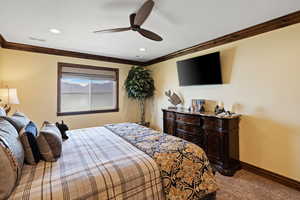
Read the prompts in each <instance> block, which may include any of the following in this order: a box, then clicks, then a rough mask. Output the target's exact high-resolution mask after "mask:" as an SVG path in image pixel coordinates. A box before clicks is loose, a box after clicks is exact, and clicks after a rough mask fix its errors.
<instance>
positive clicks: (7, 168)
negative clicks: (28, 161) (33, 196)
mask: <svg viewBox="0 0 300 200" xmlns="http://www.w3.org/2000/svg"><path fill="white" fill-rule="evenodd" d="M23 162H24V151H23V147H22V144H21V141H20V140H19V134H18V133H17V131H16V129H15V128H14V127H13V126H12V125H11V124H10V123H9V122H8V121H6V120H3V119H0V199H6V198H8V197H9V195H10V193H11V192H12V191H13V189H14V188H15V186H16V185H17V184H18V182H19V180H20V177H21V171H22V167H23Z"/></svg>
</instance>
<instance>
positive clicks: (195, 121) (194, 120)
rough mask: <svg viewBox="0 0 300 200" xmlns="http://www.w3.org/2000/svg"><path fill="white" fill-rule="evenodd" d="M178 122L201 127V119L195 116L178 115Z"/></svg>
mask: <svg viewBox="0 0 300 200" xmlns="http://www.w3.org/2000/svg"><path fill="white" fill-rule="evenodd" d="M176 121H178V122H185V123H187V124H194V125H200V117H198V116H193V115H184V114H176Z"/></svg>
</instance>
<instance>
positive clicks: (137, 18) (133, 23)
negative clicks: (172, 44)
mask: <svg viewBox="0 0 300 200" xmlns="http://www.w3.org/2000/svg"><path fill="white" fill-rule="evenodd" d="M153 7H154V1H153V0H147V1H146V2H145V3H144V4H143V6H142V7H141V8H140V9H139V10H138V11H137V13H133V14H131V15H130V16H129V20H130V27H126V28H115V29H107V30H99V31H94V33H115V32H123V31H130V30H132V31H137V32H138V33H140V34H141V35H142V36H144V37H146V38H148V39H150V40H154V41H162V40H163V39H162V37H160V36H159V35H157V34H156V33H153V32H152V31H149V30H146V29H143V28H141V26H142V25H143V23H144V22H145V21H146V19H147V18H148V17H149V15H150V13H151V11H152V9H153Z"/></svg>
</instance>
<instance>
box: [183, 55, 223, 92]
mask: <svg viewBox="0 0 300 200" xmlns="http://www.w3.org/2000/svg"><path fill="white" fill-rule="evenodd" d="M177 71H178V77H179V85H180V86H188V85H212V84H222V73H221V64H220V52H216V53H212V54H208V55H204V56H200V57H196V58H192V59H188V60H182V61H178V62H177Z"/></svg>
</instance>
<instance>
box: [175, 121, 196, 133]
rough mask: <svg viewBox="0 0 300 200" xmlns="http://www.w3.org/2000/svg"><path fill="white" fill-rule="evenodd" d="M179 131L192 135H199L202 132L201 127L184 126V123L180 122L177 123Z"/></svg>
mask: <svg viewBox="0 0 300 200" xmlns="http://www.w3.org/2000/svg"><path fill="white" fill-rule="evenodd" d="M177 129H180V130H183V131H186V132H188V133H191V134H198V133H199V132H200V127H199V126H194V125H189V124H184V122H183V123H180V122H178V123H177Z"/></svg>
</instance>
